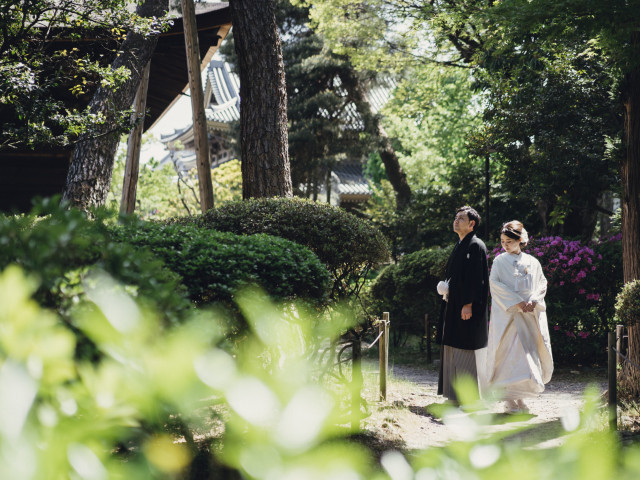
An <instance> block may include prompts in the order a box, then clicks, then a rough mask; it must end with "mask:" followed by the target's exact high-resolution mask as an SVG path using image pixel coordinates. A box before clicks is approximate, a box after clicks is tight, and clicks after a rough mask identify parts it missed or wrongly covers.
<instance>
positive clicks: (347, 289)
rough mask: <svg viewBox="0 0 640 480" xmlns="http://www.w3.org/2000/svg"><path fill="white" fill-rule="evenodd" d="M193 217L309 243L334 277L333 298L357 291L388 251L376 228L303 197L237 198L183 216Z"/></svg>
mask: <svg viewBox="0 0 640 480" xmlns="http://www.w3.org/2000/svg"><path fill="white" fill-rule="evenodd" d="M192 222H195V223H196V225H199V226H201V227H206V228H209V229H212V230H219V231H224V232H232V233H236V234H247V235H250V234H255V233H266V234H269V235H275V236H277V237H282V238H286V239H287V240H291V241H293V242H296V243H299V244H301V245H304V246H306V247H308V248H310V249H311V250H312V251H313V252H314V253H315V254H316V255H317V256H318V258H319V259H320V260H321V261H322V262H323V263H324V264H325V265H326V266H327V268H328V270H329V272H330V273H331V275H332V277H333V286H332V290H331V298H333V299H338V298H346V297H349V296H352V295H357V294H358V293H359V291H360V288H361V287H362V285H363V283H364V279H365V277H366V275H367V272H369V271H370V270H371V269H372V268H373V267H374V266H375V265H377V264H379V263H382V262H384V261H386V260H387V258H388V256H389V250H388V245H387V241H386V240H385V238H384V236H383V235H382V233H380V231H379V230H378V229H377V228H375V227H373V226H371V225H370V224H368V223H367V222H366V221H364V220H362V219H360V218H358V217H356V216H355V215H352V214H350V213H347V212H346V211H344V210H342V209H340V208H337V207H332V206H331V205H328V204H325V203H317V202H312V201H310V200H306V199H301V198H261V199H251V200H245V201H242V202H232V203H227V204H225V205H223V206H221V207H219V208H215V209H212V210H209V211H208V212H206V213H205V214H203V215H201V216H198V217H195V218H191V217H190V218H185V219H181V220H180V223H183V224H184V223H186V224H189V223H192Z"/></svg>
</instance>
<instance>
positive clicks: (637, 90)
mask: <svg viewBox="0 0 640 480" xmlns="http://www.w3.org/2000/svg"><path fill="white" fill-rule="evenodd" d="M631 44H632V48H633V51H635V52H638V54H640V32H634V33H633V36H632V42H631ZM635 58H637V56H636V57H635ZM625 80H626V81H625V90H626V92H625V105H624V106H625V119H624V130H625V143H626V145H625V147H626V155H625V157H624V159H623V161H622V165H621V169H620V170H621V172H620V173H621V178H622V268H623V277H624V282H625V283H627V282H631V281H632V280H636V279H640V67H638V66H636V67H634V69H633V70H632V71H631V72H629V73H628V74H627V76H626V79H625ZM628 354H629V359H630V360H631V361H632V362H634V363H635V364H636V365H640V324H638V323H636V324H635V325H630V326H629V349H628ZM623 372H624V378H623V379H622V382H623V385H624V387H625V389H626V390H628V391H629V393H631V395H633V396H634V397H636V398H640V370H638V369H636V368H634V367H632V366H629V365H626V366H625V368H624V370H623Z"/></svg>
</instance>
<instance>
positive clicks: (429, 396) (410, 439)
mask: <svg viewBox="0 0 640 480" xmlns="http://www.w3.org/2000/svg"><path fill="white" fill-rule="evenodd" d="M371 373H374V372H371ZM390 374H391V375H392V377H393V381H392V382H390V386H391V387H392V388H389V389H388V391H387V400H386V402H377V403H375V404H374V405H370V406H371V410H372V412H373V414H372V415H371V417H369V419H367V422H366V428H367V429H368V430H370V431H374V432H376V431H377V432H376V433H377V434H378V435H381V436H384V437H385V438H386V439H387V440H389V441H393V442H396V443H397V444H398V446H399V447H402V448H404V449H408V450H414V449H423V448H426V447H430V446H442V445H445V444H447V443H449V442H452V441H455V440H466V439H470V435H472V434H474V433H477V434H479V435H480V436H485V435H488V434H490V433H493V432H499V431H504V430H513V431H514V433H512V434H510V435H509V436H508V438H509V441H519V442H521V444H522V446H524V447H536V448H549V447H553V446H557V445H560V444H561V443H562V442H563V441H564V439H565V438H566V435H567V433H568V432H567V430H566V429H565V427H567V428H569V429H571V428H575V426H577V421H578V419H579V412H580V411H581V410H582V407H583V404H584V398H583V394H584V392H585V389H586V388H587V386H588V385H589V384H593V385H595V387H596V388H597V389H598V390H599V391H600V392H604V391H605V390H606V388H607V382H606V372H600V371H596V372H589V373H588V374H586V375H585V374H583V372H580V371H576V370H566V371H562V372H557V373H555V374H554V376H553V378H552V380H551V382H550V383H549V384H548V385H547V388H546V390H545V392H544V393H542V394H541V395H540V396H539V397H538V398H535V399H529V400H527V405H528V406H529V408H530V411H531V413H530V414H529V415H524V414H522V415H517V416H514V415H507V414H504V413H503V412H504V406H503V403H502V402H498V403H491V404H488V405H487V406H486V409H484V410H481V411H478V412H475V413H465V412H462V411H457V412H456V413H454V414H452V415H450V416H448V420H447V421H446V422H443V421H442V419H440V418H438V415H432V414H431V413H429V411H433V410H434V407H435V410H437V409H438V407H440V409H442V404H443V402H444V398H443V397H441V396H438V395H436V390H437V385H438V373H437V372H436V371H433V370H426V369H424V368H420V367H417V366H407V365H395V366H393V367H392V368H391V371H390ZM375 377H376V378H377V374H376V375H375ZM428 406H431V409H429V411H428V410H426V409H425V407H428ZM472 419H475V420H476V421H475V422H474V421H473V420H472ZM478 423H480V424H483V423H484V424H483V425H481V426H477V424H478ZM572 425H573V427H572ZM525 426H526V427H529V428H527V429H526V430H525V431H520V432H519V430H521V429H522V427H525Z"/></svg>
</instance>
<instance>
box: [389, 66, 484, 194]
mask: <svg viewBox="0 0 640 480" xmlns="http://www.w3.org/2000/svg"><path fill="white" fill-rule="evenodd" d="M471 82H472V77H471V75H470V72H469V70H467V69H454V68H445V67H442V66H436V65H433V64H426V65H419V66H416V67H413V68H411V69H407V70H406V71H404V72H403V78H402V80H401V81H400V82H399V83H398V86H397V88H396V89H395V90H394V92H393V95H392V97H391V99H390V101H389V103H388V104H387V105H386V106H385V107H384V109H383V114H384V119H383V123H384V125H385V129H386V131H387V134H388V135H389V136H390V137H391V138H393V139H394V148H395V151H396V154H397V155H398V157H399V159H400V162H401V164H402V169H403V170H404V171H405V173H406V174H407V179H408V181H409V183H410V185H411V187H412V189H413V190H419V189H421V188H425V187H426V186H429V187H431V188H433V187H434V186H446V185H447V183H448V181H449V179H450V177H451V176H452V175H453V172H454V171H455V168H456V166H457V165H459V164H462V163H465V161H468V157H469V152H468V151H467V147H466V137H467V136H468V135H469V134H470V133H471V132H472V131H473V130H474V129H477V128H478V126H479V124H480V115H479V113H480V108H479V105H477V103H478V98H477V95H476V94H474V92H473V90H472V88H471Z"/></svg>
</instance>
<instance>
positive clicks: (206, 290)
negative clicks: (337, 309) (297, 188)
mask: <svg viewBox="0 0 640 480" xmlns="http://www.w3.org/2000/svg"><path fill="white" fill-rule="evenodd" d="M113 234H114V235H115V236H116V237H117V238H118V239H119V240H120V241H122V242H127V243H129V244H131V245H134V246H136V247H147V248H149V249H150V250H151V251H152V252H153V253H154V254H155V255H156V256H158V257H159V258H161V259H162V260H163V261H164V262H165V264H166V265H167V266H168V267H169V268H170V269H171V270H172V271H174V272H176V273H177V274H179V275H180V276H181V277H182V280H183V283H184V285H185V286H186V287H187V289H188V291H189V298H190V299H191V300H192V301H193V302H195V303H197V304H209V303H214V302H229V301H231V300H232V299H233V295H234V293H235V292H236V291H237V290H238V289H240V288H242V287H245V286H248V285H253V284H257V285H259V286H260V287H261V288H263V289H264V290H265V291H266V292H267V293H268V294H269V295H270V296H271V297H273V298H275V299H293V298H299V299H304V300H308V301H311V302H313V303H316V304H322V303H323V302H324V301H325V300H326V299H327V293H328V284H329V280H330V277H329V274H328V272H327V269H326V268H325V267H324V265H323V264H322V263H321V262H320V261H319V260H318V258H317V257H316V256H315V255H314V254H313V252H311V251H309V249H307V248H305V247H303V246H301V245H298V244H296V243H294V242H290V241H288V240H284V239H281V238H276V237H271V236H268V235H251V236H240V235H234V234H231V233H223V232H217V231H213V230H208V229H205V228H199V227H197V226H194V225H178V224H161V223H151V222H134V223H131V224H129V225H126V226H118V227H116V228H114V229H113Z"/></svg>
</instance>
